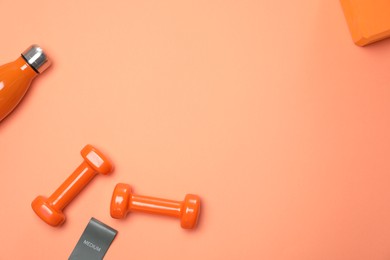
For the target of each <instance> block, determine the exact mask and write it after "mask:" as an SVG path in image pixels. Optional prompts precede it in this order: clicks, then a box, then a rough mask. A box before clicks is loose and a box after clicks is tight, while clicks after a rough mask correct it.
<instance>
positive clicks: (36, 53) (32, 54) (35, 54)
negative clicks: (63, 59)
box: [22, 44, 51, 73]
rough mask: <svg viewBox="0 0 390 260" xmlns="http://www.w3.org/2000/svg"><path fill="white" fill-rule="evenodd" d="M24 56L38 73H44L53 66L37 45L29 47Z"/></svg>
mask: <svg viewBox="0 0 390 260" xmlns="http://www.w3.org/2000/svg"><path fill="white" fill-rule="evenodd" d="M22 56H23V58H24V59H25V60H26V61H27V63H28V64H30V66H31V67H32V68H33V69H34V70H35V71H36V72H38V73H42V72H44V71H45V70H46V69H47V68H48V67H49V66H50V64H51V62H50V60H49V59H48V58H47V56H46V54H45V53H44V51H43V50H42V48H41V47H39V46H38V45H35V44H34V45H31V46H30V47H28V48H27V49H26V50H25V51H24V52H23V53H22Z"/></svg>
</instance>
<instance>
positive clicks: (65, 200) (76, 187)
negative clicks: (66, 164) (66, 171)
mask: <svg viewBox="0 0 390 260" xmlns="http://www.w3.org/2000/svg"><path fill="white" fill-rule="evenodd" d="M96 174H97V172H96V171H95V170H93V168H92V167H91V166H90V165H89V164H88V163H87V162H85V161H84V162H83V163H81V164H80V166H79V167H77V169H76V170H75V171H74V172H73V173H72V174H71V175H70V176H69V177H68V178H67V179H66V180H65V181H64V182H63V183H62V184H61V186H60V187H58V189H57V190H56V191H55V192H54V193H53V194H52V195H51V196H50V197H49V198H48V202H49V203H50V204H51V205H52V206H53V208H55V209H56V210H62V209H63V208H65V207H66V206H67V205H68V204H69V203H70V202H71V201H72V200H73V199H74V198H75V197H76V196H77V194H79V193H80V191H81V190H82V189H83V188H84V187H85V186H87V184H88V183H89V182H90V181H91V180H92V179H93V177H95V175H96Z"/></svg>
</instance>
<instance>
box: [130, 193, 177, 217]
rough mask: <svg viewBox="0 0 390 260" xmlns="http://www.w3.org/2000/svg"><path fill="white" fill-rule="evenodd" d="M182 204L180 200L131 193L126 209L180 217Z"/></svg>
mask: <svg viewBox="0 0 390 260" xmlns="http://www.w3.org/2000/svg"><path fill="white" fill-rule="evenodd" d="M182 205H183V202H181V201H175V200H166V199H160V198H154V197H149V196H142V195H134V194H132V195H131V197H130V199H129V207H128V209H129V210H130V211H138V212H145V213H152V214H158V215H167V216H172V217H180V215H181V208H182Z"/></svg>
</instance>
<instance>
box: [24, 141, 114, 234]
mask: <svg viewBox="0 0 390 260" xmlns="http://www.w3.org/2000/svg"><path fill="white" fill-rule="evenodd" d="M81 156H82V157H83V158H84V162H83V163H81V164H80V166H79V167H78V168H77V169H76V170H75V171H74V172H73V173H72V174H71V175H70V176H69V177H68V178H67V179H66V180H65V181H64V183H62V185H61V186H60V187H59V188H58V189H57V190H56V191H55V192H54V193H53V194H52V195H51V196H50V197H49V198H46V197H43V196H38V197H37V198H36V199H35V200H34V201H33V202H32V203H31V206H32V208H33V210H34V211H35V213H36V214H37V215H38V216H39V217H40V218H41V219H42V220H43V221H45V222H46V223H47V224H49V225H51V226H59V225H61V224H62V223H63V222H64V221H65V215H64V213H63V209H64V208H65V207H66V205H68V204H69V203H70V202H71V201H72V200H73V199H74V198H75V197H76V196H77V194H79V193H80V191H81V190H82V189H84V187H85V186H86V185H87V184H88V183H89V182H90V181H91V180H92V179H93V178H94V177H95V175H97V174H98V173H100V174H103V175H107V174H109V173H110V172H111V171H112V170H113V166H112V164H111V162H110V161H109V160H108V159H107V157H106V156H105V155H103V154H102V153H101V152H100V151H98V150H97V149H96V148H94V147H93V146H92V145H86V146H85V147H84V148H83V149H82V150H81Z"/></svg>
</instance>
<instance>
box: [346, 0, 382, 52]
mask: <svg viewBox="0 0 390 260" xmlns="http://www.w3.org/2000/svg"><path fill="white" fill-rule="evenodd" d="M340 2H341V5H342V6H343V9H344V14H345V17H346V19H347V22H348V26H349V30H350V31H351V34H352V38H353V41H354V42H355V43H356V45H359V46H365V45H367V44H370V43H373V42H376V41H379V40H382V39H385V38H388V37H390V1H389V0H340Z"/></svg>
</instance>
